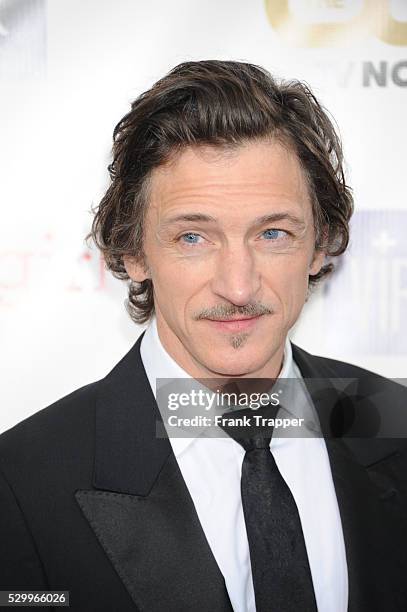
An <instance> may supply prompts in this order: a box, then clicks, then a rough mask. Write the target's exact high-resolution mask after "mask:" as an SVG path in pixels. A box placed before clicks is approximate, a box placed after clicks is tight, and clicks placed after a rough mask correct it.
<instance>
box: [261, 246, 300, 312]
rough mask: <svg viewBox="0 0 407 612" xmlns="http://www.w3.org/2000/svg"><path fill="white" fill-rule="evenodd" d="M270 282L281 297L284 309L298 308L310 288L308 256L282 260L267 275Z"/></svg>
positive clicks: (289, 310)
mask: <svg viewBox="0 0 407 612" xmlns="http://www.w3.org/2000/svg"><path fill="white" fill-rule="evenodd" d="M267 277H268V284H269V286H270V287H271V288H272V290H273V292H274V293H275V294H276V295H277V297H278V298H279V300H280V302H281V304H282V306H283V309H284V310H286V311H288V312H291V311H292V310H298V307H301V306H302V305H303V303H304V301H305V297H306V294H307V290H308V260H307V258H306V257H303V258H299V259H294V258H293V259H289V258H287V259H286V260H285V261H281V262H280V265H279V266H276V267H275V269H274V270H271V271H270V273H269V274H268V275H267Z"/></svg>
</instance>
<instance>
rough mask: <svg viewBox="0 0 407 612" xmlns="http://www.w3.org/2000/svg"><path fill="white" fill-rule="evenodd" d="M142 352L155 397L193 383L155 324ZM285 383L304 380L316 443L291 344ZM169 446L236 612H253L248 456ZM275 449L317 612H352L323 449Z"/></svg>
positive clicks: (284, 441) (219, 442)
mask: <svg viewBox="0 0 407 612" xmlns="http://www.w3.org/2000/svg"><path fill="white" fill-rule="evenodd" d="M140 352H141V358H142V361H143V364H144V368H145V370H146V374H147V377H148V380H149V382H150V385H151V389H152V391H153V393H154V395H155V396H156V379H158V378H167V379H168V378H190V376H189V375H188V374H187V373H186V372H185V371H184V370H183V369H182V368H181V367H180V366H179V365H178V364H177V363H176V362H175V360H174V359H173V358H172V357H171V356H170V355H169V354H168V353H167V351H166V350H165V349H164V347H163V345H162V343H161V341H160V338H159V336H158V331H157V325H156V320H155V317H154V318H153V319H152V321H151V323H150V325H149V326H148V328H147V330H146V333H145V334H144V337H143V339H142V341H141V347H140ZM279 378H297V379H300V381H301V382H300V384H299V385H298V387H301V388H302V389H303V390H304V393H303V398H302V399H303V402H302V408H301V410H302V412H301V415H304V414H305V415H306V418H307V420H306V423H308V424H309V428H310V432H311V433H310V435H311V436H312V429H313V428H314V427H315V424H317V423H318V417H317V415H316V411H315V409H314V407H313V405H312V402H311V400H310V397H309V395H308V393H307V391H306V387H305V385H304V383H303V381H302V376H301V373H300V371H299V368H298V366H297V364H296V363H295V362H294V360H293V357H292V350H291V343H290V341H289V340H288V338H287V340H286V344H285V349H284V362H283V368H282V370H281V372H280V375H279ZM299 404H301V402H298V401H296V405H297V407H298V405H299ZM296 416H297V412H296ZM298 416H300V415H298ZM170 443H171V445H172V449H173V452H174V455H175V457H176V459H177V462H178V465H179V467H180V470H181V473H182V476H183V478H184V480H185V483H186V485H187V487H188V490H189V493H190V495H191V497H192V500H193V502H194V505H195V509H196V512H197V514H198V518H199V520H200V523H201V526H202V529H203V531H204V533H205V536H206V539H207V541H208V543H209V546H210V548H211V550H212V553H213V555H214V557H215V559H216V562H217V564H218V567H219V569H220V571H221V572H222V574H223V577H224V579H225V584H226V588H227V591H228V594H229V598H230V601H231V604H232V607H233V610H234V612H255V610H256V606H255V599H254V589H253V581H252V574H251V565H250V553H249V544H248V540H247V534H246V526H245V521H244V516H243V509H242V502H241V495H240V478H241V468H242V462H243V457H244V454H245V451H244V449H243V448H242V447H241V446H240V444H238V443H237V442H235V440H233V439H231V438H228V437H225V438H216V437H212V438H211V437H208V438H205V437H195V438H185V437H184V438H175V437H172V438H170ZM270 449H271V451H272V453H273V456H274V458H275V460H276V463H277V466H278V468H279V470H280V472H281V474H282V476H283V478H284V480H285V481H286V482H287V484H288V486H289V487H290V489H291V492H292V494H293V496H294V499H295V501H296V504H297V507H298V512H299V515H300V519H301V525H302V529H303V532H304V539H305V545H306V549H307V553H308V559H309V564H310V568H311V574H312V580H313V584H314V591H315V597H316V601H317V606H318V612H346V610H347V605H348V573H347V564H346V555H345V546H344V540H343V532H342V524H341V520H340V515H339V509H338V503H337V499H336V493H335V489H334V484H333V480H332V474H331V468H330V463H329V458H328V453H327V450H326V445H325V441H324V439H323V438H322V437H319V436H317V437H309V438H308V437H306V438H305V437H278V438H277V437H276V438H274V437H273V438H272V440H271V444H270Z"/></svg>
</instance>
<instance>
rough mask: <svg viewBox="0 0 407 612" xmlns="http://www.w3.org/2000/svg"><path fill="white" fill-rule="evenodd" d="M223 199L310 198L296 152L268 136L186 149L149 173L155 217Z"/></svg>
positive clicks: (297, 201)
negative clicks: (223, 145) (226, 145)
mask: <svg viewBox="0 0 407 612" xmlns="http://www.w3.org/2000/svg"><path fill="white" fill-rule="evenodd" d="M226 199H227V201H228V202H230V203H231V204H236V205H237V206H238V205H239V206H241V205H242V203H244V202H245V201H247V202H249V203H253V202H258V203H259V204H262V203H266V202H267V203H270V204H271V205H273V204H276V203H279V204H281V205H284V204H285V203H290V202H291V203H294V204H297V205H298V204H301V203H303V202H305V201H310V193H309V187H308V179H307V175H306V173H305V171H304V170H303V168H302V166H301V163H300V161H299V159H298V156H297V155H296V153H294V151H293V150H292V149H291V148H289V147H288V146H286V145H284V144H281V143H280V142H279V141H277V140H274V141H251V142H249V143H247V144H244V145H240V146H238V147H233V148H229V149H224V148H222V149H221V150H219V148H215V147H210V146H207V147H203V146H200V147H194V148H192V147H188V148H186V149H184V150H183V151H182V152H181V153H179V154H178V155H177V157H176V159H175V160H173V161H172V163H171V164H166V165H164V166H160V167H158V168H156V169H155V170H154V171H153V173H152V176H151V182H150V206H151V208H153V209H156V210H155V212H156V213H158V214H159V216H161V214H163V213H164V211H165V212H169V211H171V210H173V209H174V208H177V207H182V206H185V205H193V204H198V205H199V204H200V203H205V204H209V205H210V204H211V203H212V204H213V205H218V204H219V203H221V202H223V201H226ZM310 212H311V211H310Z"/></svg>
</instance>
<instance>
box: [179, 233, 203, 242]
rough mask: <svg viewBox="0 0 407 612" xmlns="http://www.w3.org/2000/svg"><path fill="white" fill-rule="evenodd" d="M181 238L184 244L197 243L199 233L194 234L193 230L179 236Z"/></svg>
mask: <svg viewBox="0 0 407 612" xmlns="http://www.w3.org/2000/svg"><path fill="white" fill-rule="evenodd" d="M180 238H181V240H182V241H183V242H185V243H186V244H198V239H199V238H200V235H199V234H194V233H193V232H188V233H187V234H183V235H182V236H180Z"/></svg>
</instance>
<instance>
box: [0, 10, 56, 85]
mask: <svg viewBox="0 0 407 612" xmlns="http://www.w3.org/2000/svg"><path fill="white" fill-rule="evenodd" d="M45 57H46V3H45V0H1V1H0V78H2V79H18V78H21V77H37V76H41V75H43V74H44V71H45Z"/></svg>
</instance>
